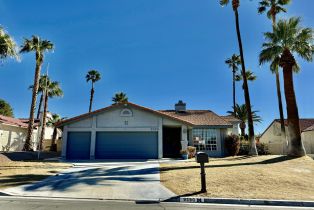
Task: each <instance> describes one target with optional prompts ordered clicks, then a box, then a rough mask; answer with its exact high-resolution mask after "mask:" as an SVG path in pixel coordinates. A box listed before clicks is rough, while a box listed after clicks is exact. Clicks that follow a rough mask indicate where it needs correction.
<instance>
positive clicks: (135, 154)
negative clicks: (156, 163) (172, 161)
mask: <svg viewBox="0 0 314 210" xmlns="http://www.w3.org/2000/svg"><path fill="white" fill-rule="evenodd" d="M157 157H158V134H157V132H97V133H96V148H95V158H97V159H146V158H157Z"/></svg>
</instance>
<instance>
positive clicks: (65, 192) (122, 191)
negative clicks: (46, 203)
mask: <svg viewBox="0 0 314 210" xmlns="http://www.w3.org/2000/svg"><path fill="white" fill-rule="evenodd" d="M2 192H3V193H6V194H9V195H16V196H43V197H62V198H91V199H123V200H159V199H161V200H164V199H167V198H170V197H173V196H175V194H174V193H172V192H171V191H170V190H168V189H167V188H165V187H164V186H163V185H162V184H161V183H160V174H159V163H158V162H107V163H98V162H93V163H92V162H85V163H76V164H75V167H74V168H71V169H68V170H66V171H64V172H62V173H61V174H60V175H59V176H52V177H49V178H47V179H45V180H43V181H40V182H37V183H33V184H29V185H23V186H18V187H14V188H9V189H5V190H3V191H2Z"/></svg>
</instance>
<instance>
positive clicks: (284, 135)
mask: <svg viewBox="0 0 314 210" xmlns="http://www.w3.org/2000/svg"><path fill="white" fill-rule="evenodd" d="M274 10H275V8H272V11H274ZM272 25H273V31H274V29H275V26H276V13H275V12H273V13H272ZM275 74H276V89H277V98H278V108H279V116H280V128H281V139H282V142H283V146H284V151H285V150H286V149H285V147H286V145H287V142H286V127H285V118H284V114H283V108H282V97H281V88H280V77H279V72H278V69H276V72H275Z"/></svg>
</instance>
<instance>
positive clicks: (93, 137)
mask: <svg viewBox="0 0 314 210" xmlns="http://www.w3.org/2000/svg"><path fill="white" fill-rule="evenodd" d="M96 120H97V119H96V116H93V120H92V133H91V141H90V153H89V158H90V159H92V160H94V159H95V146H96V127H97V126H96V124H97V122H96Z"/></svg>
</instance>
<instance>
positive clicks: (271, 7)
mask: <svg viewBox="0 0 314 210" xmlns="http://www.w3.org/2000/svg"><path fill="white" fill-rule="evenodd" d="M290 2H291V0H262V1H260V2H259V7H258V13H260V14H262V13H264V12H266V11H267V9H268V11H267V12H266V14H267V17H268V18H269V19H271V20H272V26H273V30H274V27H275V25H276V16H277V14H279V13H280V12H286V9H285V8H284V7H283V6H285V5H287V4H289V3H290ZM278 60H279V59H278V58H277V59H274V60H273V61H272V65H270V70H271V72H272V73H273V74H275V75H276V89H277V100H278V108H279V116H280V125H281V136H282V138H283V139H285V137H286V129H285V121H284V114H283V108H282V97H281V88H280V77H279V71H278V66H279V64H278V62H277V61H278Z"/></svg>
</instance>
